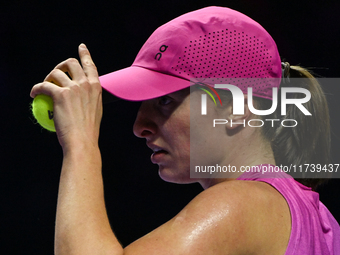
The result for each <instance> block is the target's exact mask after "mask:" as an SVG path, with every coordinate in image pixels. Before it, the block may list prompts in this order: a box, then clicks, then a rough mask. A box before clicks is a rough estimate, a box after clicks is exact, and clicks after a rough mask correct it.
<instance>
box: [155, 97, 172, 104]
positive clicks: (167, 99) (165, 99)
mask: <svg viewBox="0 0 340 255" xmlns="http://www.w3.org/2000/svg"><path fill="white" fill-rule="evenodd" d="M172 101H173V99H172V98H171V97H169V96H162V97H160V98H159V101H158V102H159V104H160V105H168V104H170V103H171V102H172Z"/></svg>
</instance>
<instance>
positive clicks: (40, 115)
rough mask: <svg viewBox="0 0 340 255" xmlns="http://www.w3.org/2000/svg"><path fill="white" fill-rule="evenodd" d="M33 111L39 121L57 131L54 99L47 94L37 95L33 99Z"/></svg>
mask: <svg viewBox="0 0 340 255" xmlns="http://www.w3.org/2000/svg"><path fill="white" fill-rule="evenodd" d="M32 113H33V116H34V117H35V118H36V120H37V121H38V123H39V124H40V125H41V126H42V127H43V128H45V129H47V130H49V131H52V132H55V126H54V120H53V100H52V98H51V97H50V96H47V95H43V94H40V95H37V96H36V97H35V98H34V99H33V103H32Z"/></svg>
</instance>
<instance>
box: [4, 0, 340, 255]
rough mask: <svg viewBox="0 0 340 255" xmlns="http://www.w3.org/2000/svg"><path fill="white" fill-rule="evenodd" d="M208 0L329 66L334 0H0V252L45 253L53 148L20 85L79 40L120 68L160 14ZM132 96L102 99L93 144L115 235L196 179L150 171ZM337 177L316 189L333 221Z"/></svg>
mask: <svg viewBox="0 0 340 255" xmlns="http://www.w3.org/2000/svg"><path fill="white" fill-rule="evenodd" d="M209 5H218V6H226V7H230V8H233V9H236V10H238V11H241V12H243V13H245V14H246V15H248V16H250V17H251V18H253V19H254V20H256V21H258V22H259V23H260V24H261V25H263V26H264V27H265V28H266V29H267V31H268V32H269V33H270V34H271V35H272V36H273V38H274V40H275V41H276V42H277V45H278V48H279V50H280V54H281V56H282V57H283V58H285V59H286V60H287V61H289V62H290V63H291V64H301V65H302V66H305V67H317V69H316V70H315V71H316V72H317V73H318V74H320V75H321V76H325V77H338V76H339V69H340V63H339V56H340V54H339V53H340V50H339V34H340V25H339V24H340V22H339V21H340V18H339V9H340V2H338V1H333V2H331V1H273V0H256V1H199V0H195V1H193V0H190V1H183V0H172V1H155V0H153V1H152V0H146V1H130V0H126V1H122V2H120V1H103V0H97V1H70V0H69V1H46V0H45V1H22V2H20V1H15V0H11V1H7V2H6V3H5V2H4V0H2V2H1V3H0V86H1V90H0V107H1V108H0V112H1V118H0V121H1V140H0V141H1V143H0V144H1V147H0V150H1V151H0V159H1V161H0V163H1V170H0V176H1V178H0V180H1V183H0V189H1V190H0V191H1V193H0V194H1V200H0V247H1V248H0V249H1V251H0V254H53V238H54V220H55V209H56V201H57V191H58V181H59V174H60V167H61V161H62V152H61V149H60V146H59V143H58V140H57V138H56V135H55V134H54V133H49V132H48V131H46V130H43V129H42V128H40V126H39V125H37V124H34V123H35V121H34V119H33V117H32V116H31V114H30V102H31V98H30V97H29V92H30V89H31V87H32V86H33V85H34V84H36V83H38V82H40V81H42V80H43V79H44V78H45V76H46V75H47V74H48V73H49V72H50V71H51V70H52V69H53V67H54V66H55V65H56V64H58V63H59V62H61V61H63V60H65V59H67V58H69V57H78V56H77V47H78V45H79V44H80V43H82V42H84V43H85V44H86V45H87V46H88V48H89V49H90V51H91V54H92V56H93V59H94V61H95V63H96V65H97V68H98V71H99V74H100V75H103V74H106V73H108V72H111V71H114V70H118V69H121V68H125V67H127V66H129V65H131V63H132V62H133V60H134V57H135V56H136V54H137V53H138V50H139V49H140V47H141V46H142V45H143V43H144V42H145V40H146V39H147V38H148V37H149V35H150V34H151V33H152V32H153V31H154V30H155V29H156V28H157V27H158V26H160V25H162V24H163V23H165V22H167V21H169V20H171V19H173V18H175V17H177V16H179V15H181V14H183V13H186V12H189V11H192V10H195V9H198V8H202V7H205V6H209ZM326 90H327V93H328V97H329V101H330V108H331V119H332V131H333V135H332V143H333V145H332V149H333V153H332V156H333V163H340V161H339V153H340V143H339V132H338V130H339V128H340V117H339V114H338V111H339V110H340V107H339V101H338V99H337V97H338V96H339V95H340V89H339V87H336V86H334V87H331V88H326ZM137 107H138V103H131V102H123V101H121V102H118V103H115V104H109V105H105V106H104V117H103V121H102V127H101V137H100V147H101V151H102V157H103V175H104V185H105V192H106V195H105V196H106V202H107V209H108V213H109V217H110V222H111V225H112V227H113V230H114V231H115V233H116V234H117V236H118V239H119V240H120V241H121V242H122V244H123V245H127V244H129V243H130V242H132V241H133V240H135V239H136V238H138V237H140V236H142V235H144V234H146V233H147V232H149V231H150V230H152V229H154V228H156V227H157V226H159V225H160V224H162V223H164V222H165V221H167V220H168V219H170V218H171V217H173V216H174V215H175V214H176V213H177V212H179V210H180V209H181V208H182V207H183V206H185V204H187V203H188V202H189V201H190V199H192V198H193V197H194V196H195V195H196V194H197V193H198V192H200V191H201V188H200V187H199V185H196V184H193V185H176V184H170V183H166V182H164V181H162V180H161V179H160V178H159V177H158V173H157V166H155V165H152V164H151V162H150V160H149V157H150V153H151V151H150V150H149V149H148V148H146V146H145V141H143V140H141V139H137V138H135V137H134V136H133V134H132V124H133V121H134V117H135V112H136V110H137ZM339 184H340V180H332V181H331V182H330V183H329V184H328V185H327V186H325V187H323V188H322V189H320V197H321V200H322V201H323V202H324V203H325V204H326V206H327V207H328V208H329V209H330V211H331V212H332V213H333V214H334V216H335V217H336V219H337V220H338V221H340V205H339V202H338V201H339V199H338V197H339V195H340V189H339Z"/></svg>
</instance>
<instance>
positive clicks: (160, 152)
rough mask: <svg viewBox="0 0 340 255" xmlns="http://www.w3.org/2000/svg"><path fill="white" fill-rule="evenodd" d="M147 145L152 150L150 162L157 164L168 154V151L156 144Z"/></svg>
mask: <svg viewBox="0 0 340 255" xmlns="http://www.w3.org/2000/svg"><path fill="white" fill-rule="evenodd" d="M148 147H149V148H150V149H151V150H152V151H153V153H152V155H151V162H152V163H154V164H158V163H160V162H161V161H164V157H165V156H166V155H167V154H169V152H168V151H166V150H164V149H163V148H162V147H159V146H157V145H152V144H148Z"/></svg>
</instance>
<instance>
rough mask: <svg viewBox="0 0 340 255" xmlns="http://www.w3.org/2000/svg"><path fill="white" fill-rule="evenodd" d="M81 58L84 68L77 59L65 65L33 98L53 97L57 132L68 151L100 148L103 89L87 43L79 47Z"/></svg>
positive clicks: (45, 82) (36, 89) (36, 91)
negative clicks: (86, 145) (81, 147)
mask: <svg viewBox="0 0 340 255" xmlns="http://www.w3.org/2000/svg"><path fill="white" fill-rule="evenodd" d="M79 57H80V62H81V65H80V63H79V62H78V60H76V59H73V58H70V59H68V60H66V61H64V62H61V63H60V64H59V65H57V66H56V67H55V68H54V69H53V70H52V71H51V72H50V73H49V74H48V75H47V77H46V78H45V80H44V81H43V82H42V83H39V84H36V85H35V86H33V88H32V91H31V97H32V98H34V97H35V96H36V95H38V94H46V95H49V96H51V97H52V98H53V101H54V122H55V127H56V132H57V135H58V139H59V142H60V144H61V146H62V147H63V149H64V150H65V149H69V148H70V147H72V146H78V145H79V143H81V142H85V143H92V144H93V145H97V144H98V138H99V128H100V122H101V118H102V112H103V110H102V88H101V85H100V82H99V79H98V73H97V68H96V66H95V65H94V63H93V61H92V58H91V55H90V52H89V51H88V49H87V48H86V46H85V45H84V44H81V45H80V46H79ZM66 72H67V73H68V74H69V76H70V77H71V78H69V76H68V75H67V74H66Z"/></svg>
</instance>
